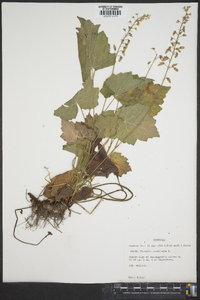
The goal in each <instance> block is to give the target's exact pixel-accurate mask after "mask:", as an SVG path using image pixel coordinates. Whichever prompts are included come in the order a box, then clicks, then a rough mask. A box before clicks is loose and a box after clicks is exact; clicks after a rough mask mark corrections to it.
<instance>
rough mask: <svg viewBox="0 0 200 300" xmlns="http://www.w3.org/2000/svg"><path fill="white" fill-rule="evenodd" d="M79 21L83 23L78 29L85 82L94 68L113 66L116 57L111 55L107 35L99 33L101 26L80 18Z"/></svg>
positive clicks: (79, 49) (80, 57) (80, 58)
mask: <svg viewBox="0 0 200 300" xmlns="http://www.w3.org/2000/svg"><path fill="white" fill-rule="evenodd" d="M78 19H79V21H80V23H81V27H80V28H77V30H78V33H77V38H78V51H79V60H80V64H81V71H82V77H83V81H86V80H87V78H88V76H89V75H90V72H91V69H92V68H94V69H95V70H99V69H102V68H106V67H109V66H112V65H113V64H114V63H115V58H116V55H115V54H111V53H110V45H109V44H108V38H107V37H106V35H105V33H104V32H103V31H102V32H100V33H98V30H99V26H100V25H94V24H93V23H92V22H91V21H90V20H85V19H83V18H80V17H78Z"/></svg>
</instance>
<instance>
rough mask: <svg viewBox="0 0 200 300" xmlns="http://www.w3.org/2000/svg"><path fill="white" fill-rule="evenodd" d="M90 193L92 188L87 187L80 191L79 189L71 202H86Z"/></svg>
mask: <svg viewBox="0 0 200 300" xmlns="http://www.w3.org/2000/svg"><path fill="white" fill-rule="evenodd" d="M92 192H93V190H92V188H89V187H87V186H84V187H82V189H80V191H78V192H77V193H76V194H75V195H74V197H73V202H76V201H81V200H86V199H87V198H89V197H90V195H91V194H92Z"/></svg>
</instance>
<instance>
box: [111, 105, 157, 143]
mask: <svg viewBox="0 0 200 300" xmlns="http://www.w3.org/2000/svg"><path fill="white" fill-rule="evenodd" d="M148 112H149V107H148V106H146V105H142V104H135V105H134V106H127V107H121V108H119V110H118V115H119V117H120V118H122V119H123V120H124V121H123V123H122V124H121V125H120V126H119V128H118V129H117V133H116V135H115V138H118V139H119V140H120V141H122V142H123V143H128V144H131V145H134V144H135V142H136V140H137V139H140V140H142V141H146V140H147V139H148V138H152V137H157V136H159V135H158V132H157V129H156V127H155V120H154V119H153V118H152V117H151V116H149V115H148Z"/></svg>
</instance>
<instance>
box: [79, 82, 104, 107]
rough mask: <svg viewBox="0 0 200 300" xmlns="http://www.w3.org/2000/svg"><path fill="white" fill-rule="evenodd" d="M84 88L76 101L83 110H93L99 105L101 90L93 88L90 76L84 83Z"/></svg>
mask: <svg viewBox="0 0 200 300" xmlns="http://www.w3.org/2000/svg"><path fill="white" fill-rule="evenodd" d="M83 86H84V88H83V89H81V90H80V91H79V92H78V93H77V94H76V95H75V96H74V98H73V99H74V101H75V102H76V103H78V104H79V105H80V107H81V108H83V109H92V108H94V107H96V106H97V105H98V97H99V88H94V87H93V80H92V79H91V77H90V76H89V77H88V78H87V80H86V81H85V82H84V83H83Z"/></svg>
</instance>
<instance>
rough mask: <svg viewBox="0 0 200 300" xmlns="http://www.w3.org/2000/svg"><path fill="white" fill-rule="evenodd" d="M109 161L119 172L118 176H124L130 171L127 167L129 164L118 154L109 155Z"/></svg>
mask: <svg viewBox="0 0 200 300" xmlns="http://www.w3.org/2000/svg"><path fill="white" fill-rule="evenodd" d="M110 159H111V160H112V162H114V164H115V165H116V167H117V168H118V171H119V176H122V175H123V174H126V173H127V172H129V171H131V167H130V166H129V163H128V162H127V160H128V159H127V158H126V157H125V156H123V155H121V153H119V152H114V153H112V154H111V155H110Z"/></svg>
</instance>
